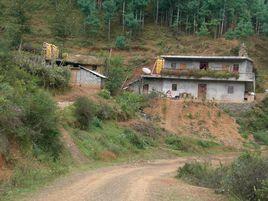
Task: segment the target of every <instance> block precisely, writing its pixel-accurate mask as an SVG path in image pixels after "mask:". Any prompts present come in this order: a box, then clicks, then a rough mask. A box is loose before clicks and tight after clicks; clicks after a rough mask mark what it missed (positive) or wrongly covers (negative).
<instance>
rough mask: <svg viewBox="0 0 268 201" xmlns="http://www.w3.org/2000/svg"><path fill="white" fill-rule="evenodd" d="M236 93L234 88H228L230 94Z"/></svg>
mask: <svg viewBox="0 0 268 201" xmlns="http://www.w3.org/2000/svg"><path fill="white" fill-rule="evenodd" d="M233 93H234V86H228V94H233Z"/></svg>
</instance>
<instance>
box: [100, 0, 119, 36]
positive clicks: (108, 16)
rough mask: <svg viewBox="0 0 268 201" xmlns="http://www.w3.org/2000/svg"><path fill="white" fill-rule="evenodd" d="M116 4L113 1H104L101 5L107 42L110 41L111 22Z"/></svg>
mask: <svg viewBox="0 0 268 201" xmlns="http://www.w3.org/2000/svg"><path fill="white" fill-rule="evenodd" d="M116 9H117V8H116V2H115V1H114V0H106V1H105V2H104V3H103V10H104V19H105V23H106V24H107V26H108V40H110V39H111V21H112V19H113V17H114V15H115V12H116Z"/></svg>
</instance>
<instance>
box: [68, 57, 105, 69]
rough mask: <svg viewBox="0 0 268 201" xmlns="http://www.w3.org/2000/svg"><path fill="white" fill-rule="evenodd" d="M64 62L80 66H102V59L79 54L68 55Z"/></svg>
mask: <svg viewBox="0 0 268 201" xmlns="http://www.w3.org/2000/svg"><path fill="white" fill-rule="evenodd" d="M66 62H70V63H75V64H80V65H96V66H102V65H104V59H103V58H99V57H95V56H89V55H80V54H76V55H73V54H69V55H68V57H67V58H66Z"/></svg>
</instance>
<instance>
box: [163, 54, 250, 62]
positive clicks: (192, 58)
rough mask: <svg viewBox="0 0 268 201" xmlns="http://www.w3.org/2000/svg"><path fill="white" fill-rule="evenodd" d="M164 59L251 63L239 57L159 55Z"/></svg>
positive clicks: (246, 58)
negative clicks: (241, 61)
mask: <svg viewBox="0 0 268 201" xmlns="http://www.w3.org/2000/svg"><path fill="white" fill-rule="evenodd" d="M161 58H164V59H183V60H187V59H189V60H232V61H233V60H248V61H251V62H253V61H252V59H250V58H249V57H240V56H183V55H161Z"/></svg>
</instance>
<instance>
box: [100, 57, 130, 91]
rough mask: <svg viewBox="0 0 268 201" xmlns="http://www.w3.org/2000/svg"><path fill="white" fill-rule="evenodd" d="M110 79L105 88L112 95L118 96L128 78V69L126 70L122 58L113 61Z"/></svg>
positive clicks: (111, 62)
mask: <svg viewBox="0 0 268 201" xmlns="http://www.w3.org/2000/svg"><path fill="white" fill-rule="evenodd" d="M108 78H109V79H108V80H107V81H106V83H105V88H106V89H107V90H109V91H110V93H111V94H112V95H117V94H118V93H119V92H120V90H121V89H122V86H123V84H124V81H125V80H126V78H127V76H126V69H124V66H123V60H122V59H121V58H120V57H115V58H113V59H111V61H110V65H109V71H108Z"/></svg>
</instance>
